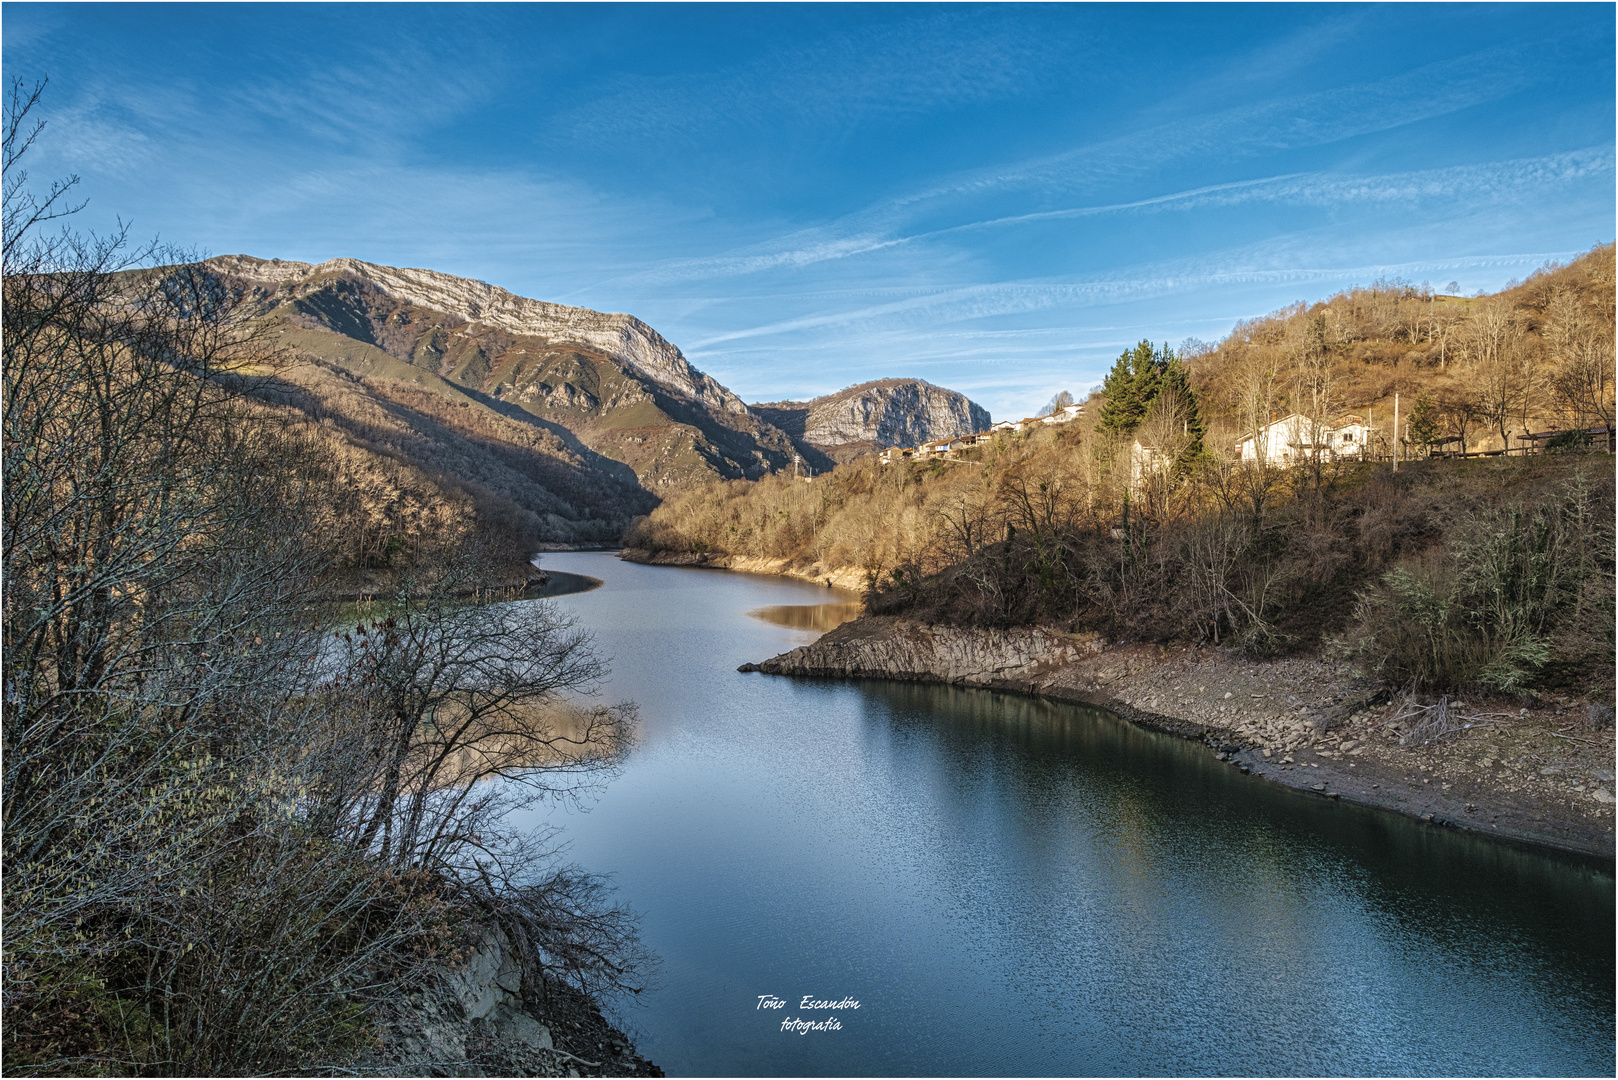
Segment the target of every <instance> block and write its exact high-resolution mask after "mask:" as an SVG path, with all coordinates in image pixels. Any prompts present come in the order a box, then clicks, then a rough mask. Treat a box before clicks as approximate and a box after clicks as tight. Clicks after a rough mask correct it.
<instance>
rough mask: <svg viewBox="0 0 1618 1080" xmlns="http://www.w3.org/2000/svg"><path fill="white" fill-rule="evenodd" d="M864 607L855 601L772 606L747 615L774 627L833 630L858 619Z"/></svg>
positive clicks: (755, 609)
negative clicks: (772, 624)
mask: <svg viewBox="0 0 1618 1080" xmlns="http://www.w3.org/2000/svg"><path fill="white" fill-rule="evenodd" d="M864 610H865V605H864V604H861V603H859V602H857V601H855V602H852V603H836V604H774V605H772V606H770V607H761V608H754V609H753V610H752V611H749V612H748V614H749V615H751V616H752V617H753V618H755V619H763V620H764V621H765V622H767V623H774V624H775V625H776V626H790V627H791V628H792V629H794V630H819V631H821V632H822V633H824V632H825V631H827V630H835V629H837V628H838V627H839V626H842V625H843V624H844V623H846V622H848V621H849V620H851V619H857V618H859V615H860V612H862V611H864Z"/></svg>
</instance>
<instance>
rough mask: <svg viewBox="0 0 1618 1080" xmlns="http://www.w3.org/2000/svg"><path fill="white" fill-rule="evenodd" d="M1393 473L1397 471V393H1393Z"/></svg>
mask: <svg viewBox="0 0 1618 1080" xmlns="http://www.w3.org/2000/svg"><path fill="white" fill-rule="evenodd" d="M1393 471H1394V472H1398V471H1399V391H1397V390H1395V391H1394V392H1393Z"/></svg>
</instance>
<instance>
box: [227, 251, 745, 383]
mask: <svg viewBox="0 0 1618 1080" xmlns="http://www.w3.org/2000/svg"><path fill="white" fill-rule="evenodd" d="M207 265H208V266H209V267H211V268H213V269H215V270H217V271H219V272H221V273H224V274H228V275H231V276H233V277H238V278H245V279H248V280H255V281H263V282H267V283H273V284H275V285H277V286H280V285H290V284H294V283H300V282H307V281H309V280H311V279H313V278H316V277H319V276H346V277H351V278H355V279H358V280H361V281H365V282H369V283H371V284H373V285H375V286H376V287H377V288H379V289H381V290H382V291H383V292H385V293H387V294H388V295H389V296H391V297H394V298H395V299H397V300H400V301H402V302H404V303H407V304H412V305H415V306H417V307H422V308H428V309H431V310H433V311H439V312H443V313H445V314H447V315H452V316H455V317H457V318H458V319H460V320H462V321H464V322H466V323H468V324H472V325H474V326H482V327H487V328H492V329H497V330H504V331H506V332H508V333H511V334H514V335H520V336H523V337H531V338H537V339H540V340H542V341H547V342H571V343H575V344H580V345H585V346H588V347H591V348H594V349H598V350H600V351H601V352H602V353H605V354H606V355H607V356H609V357H611V358H613V359H614V360H617V361H619V362H621V363H624V364H627V365H630V366H632V367H634V368H636V369H638V370H639V371H640V372H641V373H642V374H644V375H645V376H646V377H647V378H650V379H655V380H656V381H658V382H660V383H662V384H663V385H665V386H667V387H670V388H672V389H674V390H676V391H678V392H680V393H682V394H685V395H687V396H689V397H691V398H692V399H693V400H695V401H699V402H702V403H703V404H705V405H708V406H710V407H712V408H717V409H721V410H723V411H725V412H732V413H745V412H747V406H746V404H744V403H743V402H742V400H741V398H739V397H737V396H736V395H735V394H733V393H731V392H730V391H729V390H727V389H726V388H725V387H724V386H721V385H720V384H719V382H718V381H717V380H715V379H714V378H712V377H711V376H709V375H705V374H703V373H702V372H700V371H698V370H697V369H696V368H694V367H692V366H691V364H690V362H689V361H687V360H686V358H685V356H684V354H683V353H681V352H680V350H679V348H678V347H676V346H675V345H673V344H671V343H670V342H669V341H667V340H666V339H665V338H664V337H663V335H661V334H659V333H658V332H657V331H656V330H653V329H652V328H651V327H650V326H647V325H646V324H645V323H644V322H642V321H641V320H639V319H637V318H635V317H634V316H633V315H626V314H623V313H621V312H601V311H594V310H592V309H590V308H581V307H570V306H568V305H566V304H553V303H549V302H547V301H544V300H532V299H529V298H528V297H526V296H518V295H517V294H516V293H513V292H509V291H507V290H506V289H502V288H500V287H498V286H495V285H490V284H488V283H487V282H483V281H478V280H476V279H474V278H463V277H456V276H455V275H453V274H445V273H441V272H439V271H437V270H421V269H411V268H399V267H393V266H381V265H379V264H377V263H369V262H364V261H362V260H359V259H348V258H340V259H328V260H326V261H325V262H323V263H319V264H313V263H305V262H293V261H290V260H283V259H258V258H254V257H253V256H251V255H222V256H218V257H216V258H212V259H209V260H207Z"/></svg>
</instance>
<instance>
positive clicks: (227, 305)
mask: <svg viewBox="0 0 1618 1080" xmlns="http://www.w3.org/2000/svg"><path fill="white" fill-rule="evenodd" d="M37 98H38V90H37V88H36V89H35V90H33V91H32V92H30V91H28V90H26V89H24V88H22V87H21V86H20V85H14V86H13V91H12V95H11V98H10V100H9V102H8V108H7V114H6V127H5V139H4V169H5V204H4V284H3V288H4V296H3V299H4V307H3V320H4V323H3V332H4V338H3V348H4V352H3V381H4V386H3V389H4V429H3V436H4V452H5V456H4V509H3V512H4V537H3V539H4V554H3V560H4V561H3V575H4V616H5V622H4V641H3V644H4V660H3V667H4V688H5V694H4V702H3V713H0V716H3V730H0V735H3V750H4V761H3V822H4V831H3V834H0V844H3V859H4V869H5V873H4V883H3V919H4V926H3V928H4V953H3V975H4V988H3V989H4V998H3V1010H4V1012H3V1052H4V1059H5V1068H6V1071H7V1072H8V1073H11V1074H28V1073H38V1074H45V1075H66V1074H86V1075H107V1074H112V1075H163V1076H174V1075H227V1074H247V1073H251V1074H258V1075H262V1074H268V1073H278V1072H293V1071H308V1070H322V1069H329V1068H332V1067H341V1066H342V1065H343V1064H344V1063H345V1062H348V1061H349V1060H350V1059H352V1058H353V1057H354V1056H355V1055H356V1054H357V1053H359V1052H361V1051H362V1050H363V1049H364V1048H366V1047H367V1046H369V1045H371V1044H372V1042H373V1041H374V1038H375V1032H374V1030H373V1029H372V1025H371V1019H372V1017H373V1016H375V1015H376V1013H377V1010H379V1009H381V1008H384V1007H387V1006H391V1005H399V1004H401V1003H403V1002H404V1001H405V1000H406V998H407V997H408V995H409V994H410V992H411V991H412V990H414V989H417V988H419V987H420V986H421V985H422V984H423V981H424V980H425V979H428V978H429V977H431V975H432V973H433V972H434V971H435V970H437V969H439V968H440V967H441V966H442V965H443V964H445V963H448V962H453V960H454V959H455V958H456V957H457V956H459V955H461V954H462V952H463V951H464V950H465V949H466V948H467V946H468V940H467V932H468V931H467V928H468V926H469V925H472V924H477V923H485V924H486V923H489V922H494V923H497V924H499V925H500V926H501V927H502V928H504V929H505V930H506V932H507V934H508V936H510V937H511V938H512V939H513V940H515V941H518V942H520V943H522V947H523V948H524V949H525V950H528V951H529V952H531V953H532V959H533V960H534V962H535V969H536V970H542V971H543V972H544V973H545V975H544V977H545V978H547V979H554V980H555V981H556V982H557V983H559V984H567V985H571V986H573V987H576V988H578V989H580V990H583V991H587V992H592V993H606V992H613V991H619V990H629V989H633V988H634V987H636V986H638V985H639V979H640V978H641V976H642V974H643V972H644V968H645V957H644V954H643V953H642V952H641V950H640V948H639V946H638V944H637V938H636V933H635V924H634V922H633V919H632V918H631V917H630V916H629V914H628V913H627V912H624V911H622V910H620V909H618V908H615V907H614V906H612V905H611V904H610V902H608V901H607V900H606V899H605V893H604V891H603V888H602V883H601V882H600V881H599V880H598V879H596V878H593V877H591V876H590V875H588V874H585V873H583V872H581V871H578V870H576V869H573V868H569V867H566V866H564V865H562V864H560V863H558V862H557V861H556V858H555V855H554V852H553V851H552V850H550V848H549V847H548V846H547V844H546V838H545V837H543V836H539V837H536V836H533V835H527V834H521V833H518V832H515V831H513V830H512V829H510V828H509V827H508V826H507V825H505V823H504V822H505V821H506V815H507V814H508V813H509V811H510V810H512V809H513V808H514V807H517V806H521V805H525V804H528V803H532V802H534V801H536V800H541V799H558V798H561V799H565V798H569V797H574V796H577V795H579V794H581V793H583V792H585V791H587V790H588V789H589V787H590V786H591V785H592V784H594V783H597V782H600V781H601V780H602V779H604V778H605V777H606V776H608V775H610V774H611V771H612V769H613V767H614V765H615V762H616V761H617V760H618V758H619V756H620V755H621V753H622V751H623V748H624V747H625V746H626V744H627V742H628V740H629V739H630V738H631V737H632V732H633V722H634V715H633V711H632V709H630V708H629V707H627V706H605V705H599V704H596V703H595V702H593V701H592V700H591V698H590V696H589V695H590V694H591V692H592V691H593V690H594V688H595V686H596V685H597V683H598V682H599V679H600V677H601V675H602V673H603V670H604V669H603V666H602V663H601V661H600V660H599V659H598V658H597V657H596V656H595V655H594V653H593V652H592V651H591V649H590V644H589V639H588V636H587V635H586V634H584V633H582V632H580V631H579V630H578V629H577V628H575V627H573V626H572V625H570V624H569V623H568V621H567V620H566V619H564V618H562V617H561V616H560V615H559V614H558V613H557V612H556V611H555V610H554V609H552V608H550V607H549V606H547V605H545V604H543V603H538V604H523V605H481V606H479V605H473V606H470V607H469V606H468V605H467V604H466V601H465V600H464V595H463V594H464V593H465V592H466V591H467V590H468V589H469V588H470V587H471V586H473V585H475V584H477V583H479V582H482V581H486V580H487V579H488V577H489V576H490V575H492V574H497V573H499V572H501V570H502V563H501V560H500V558H498V557H494V556H491V552H495V551H499V550H500V549H501V548H502V547H503V545H505V544H507V543H508V542H509V541H510V540H511V539H512V536H511V535H510V530H508V529H504V528H503V527H502V526H500V525H499V523H498V522H497V521H494V522H491V519H490V517H489V516H487V515H484V514H481V513H480V512H479V508H478V497H477V496H476V495H475V494H464V493H456V492H454V491H452V490H447V489H446V488H445V487H443V486H442V485H441V482H440V481H439V480H438V479H435V478H432V477H428V476H426V475H425V474H422V473H421V472H419V470H415V469H413V468H411V467H409V466H405V465H400V464H397V463H390V462H389V461H387V460H386V459H384V458H381V457H378V456H377V455H374V454H371V453H369V452H368V451H367V450H366V449H365V448H364V447H362V446H357V445H354V444H351V443H347V442H345V441H344V440H343V439H342V438H341V437H340V435H338V434H334V433H333V432H332V430H331V429H330V428H329V427H325V426H323V425H320V424H318V423H311V422H309V421H308V419H307V417H305V416H303V415H302V414H297V413H295V411H289V410H286V409H283V408H278V407H277V406H276V405H275V404H274V403H273V401H271V400H268V399H267V398H266V397H265V396H264V395H263V394H262V393H261V391H262V390H264V388H265V386H266V384H267V383H268V382H270V381H271V376H273V373H274V371H275V370H276V365H277V362H278V358H277V354H276V352H275V350H274V349H273V348H271V347H269V345H268V343H267V342H266V341H264V340H263V339H262V337H261V336H259V335H257V334H256V333H255V332H254V328H253V324H252V322H251V320H249V319H246V318H244V317H243V313H242V311H241V308H240V297H239V296H237V295H234V294H232V293H231V292H230V291H229V290H228V289H226V288H224V287H222V286H221V284H220V282H219V280H218V279H217V278H216V277H214V276H213V275H210V274H206V273H204V272H202V271H201V270H200V269H199V267H198V266H197V264H196V262H195V260H194V259H188V258H184V257H180V256H178V255H176V254H175V253H171V252H166V251H163V250H160V249H156V248H144V249H140V248H134V247H132V246H131V245H130V244H129V243H128V240H127V237H126V236H124V235H115V236H112V237H104V238H95V237H85V236H82V235H78V234H74V233H71V232H60V233H52V232H51V231H49V230H51V229H52V228H54V227H55V226H54V225H53V222H54V221H55V219H57V218H59V217H61V216H63V215H65V214H68V213H71V212H72V209H73V206H72V204H71V201H70V199H71V194H72V181H71V179H70V180H68V181H64V182H61V183H57V184H55V185H52V186H51V187H50V188H49V189H48V190H47V191H45V192H43V193H42V194H39V195H37V196H36V195H34V194H32V193H31V189H30V187H29V186H28V183H27V178H26V175H25V173H24V172H23V169H22V168H21V166H22V163H23V162H24V160H25V158H26V154H27V152H28V150H29V148H30V146H31V144H32V142H33V140H34V139H35V137H37V135H38V134H39V126H38V125H31V124H30V123H29V121H28V119H27V118H28V115H29V112H30V109H31V108H32V106H33V105H34V103H35V102H36V101H37ZM266 372H268V373H271V374H270V375H269V376H267V375H266V374H265V373H266ZM380 489H385V490H386V491H387V492H388V495H387V497H386V498H380V497H378V491H379V490H380ZM406 496H407V497H406ZM382 559H387V560H389V562H388V567H389V569H390V571H391V572H392V573H394V574H395V575H396V576H395V578H394V582H395V585H396V589H395V590H394V593H395V599H393V600H391V601H389V602H387V603H386V604H382V605H379V606H378V607H377V609H376V610H375V611H374V613H373V615H372V617H371V618H370V619H369V620H368V621H366V622H364V623H362V624H360V625H358V626H346V627H334V626H332V625H328V624H325V623H323V622H322V620H321V618H320V616H319V604H318V600H319V598H320V597H322V596H324V595H327V594H329V592H330V591H331V589H332V588H333V583H334V582H341V581H344V580H348V579H347V578H346V577H345V575H347V574H348V573H350V572H351V571H352V570H353V568H354V567H355V566H357V565H366V564H375V563H377V562H378V560H382ZM525 989H526V990H529V991H533V990H534V989H536V988H525Z"/></svg>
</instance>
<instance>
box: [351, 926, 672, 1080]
mask: <svg viewBox="0 0 1618 1080" xmlns="http://www.w3.org/2000/svg"><path fill="white" fill-rule="evenodd" d="M377 1034H378V1041H377V1045H376V1046H375V1048H374V1049H373V1050H371V1051H370V1052H369V1053H368V1054H367V1055H366V1056H365V1057H364V1058H363V1059H362V1060H361V1061H359V1062H357V1063H356V1064H357V1066H358V1072H359V1073H360V1074H361V1075H365V1076H662V1075H663V1072H662V1070H661V1069H659V1068H658V1067H657V1066H655V1065H653V1064H652V1063H651V1062H649V1061H647V1060H645V1059H644V1058H642V1057H640V1056H639V1055H638V1054H636V1053H635V1048H634V1047H633V1046H632V1045H630V1042H629V1039H628V1038H627V1037H626V1036H625V1035H624V1034H623V1033H622V1032H620V1031H618V1030H617V1029H616V1028H614V1027H612V1026H611V1025H610V1024H608V1023H607V1022H606V1020H605V1019H604V1018H602V1016H601V1013H600V1010H599V1009H597V1008H596V1007H595V1005H594V1003H592V1002H591V1001H590V1000H589V999H588V998H585V997H584V996H583V995H582V994H580V993H579V992H578V991H576V990H573V989H571V988H569V987H563V986H557V985H555V984H552V983H548V982H547V980H546V979H545V976H544V974H543V973H542V972H539V971H536V970H533V969H532V968H531V967H529V966H528V965H527V963H526V962H525V961H524V959H523V956H522V952H521V950H519V949H517V948H516V947H515V946H514V945H513V944H512V942H511V940H510V939H509V938H508V937H507V936H506V934H505V933H504V932H503V931H502V930H500V929H499V928H498V927H492V926H491V927H484V928H481V929H480V930H478V931H477V933H476V934H475V944H474V945H473V947H472V948H471V950H470V952H469V953H468V954H467V955H466V957H465V959H464V960H463V961H462V962H461V963H460V964H459V965H457V966H452V967H449V968H446V969H444V970H443V971H441V972H440V975H439V978H438V979H437V981H436V983H435V984H433V985H430V986H426V987H424V988H422V989H421V990H419V991H417V992H415V993H413V994H411V995H410V998H409V1002H408V1004H407V1005H402V1006H398V1007H395V1008H392V1009H390V1010H389V1011H388V1012H387V1013H386V1014H385V1015H384V1016H383V1017H382V1018H381V1021H380V1023H379V1025H378V1032H377Z"/></svg>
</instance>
